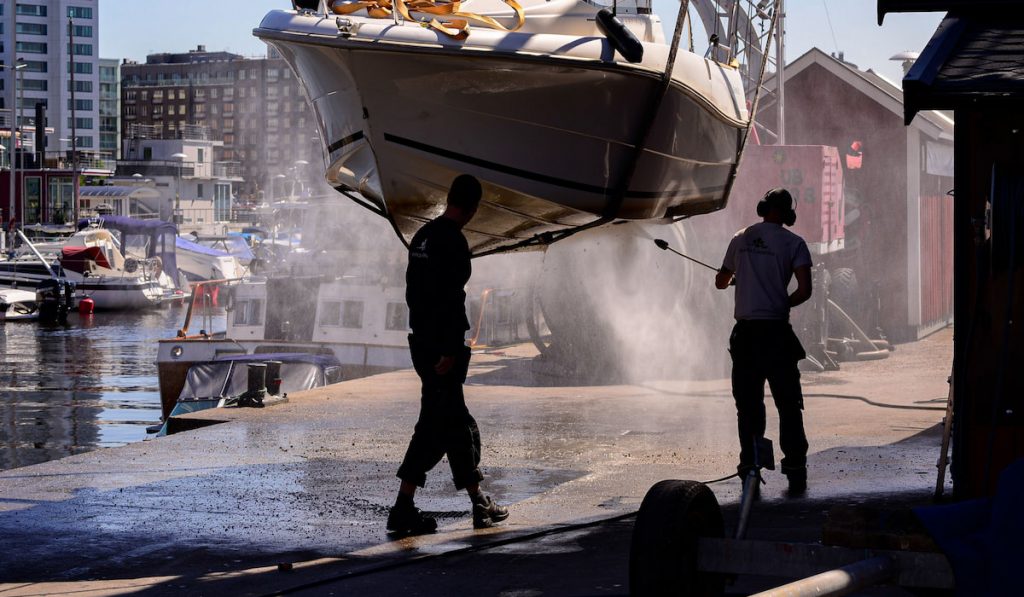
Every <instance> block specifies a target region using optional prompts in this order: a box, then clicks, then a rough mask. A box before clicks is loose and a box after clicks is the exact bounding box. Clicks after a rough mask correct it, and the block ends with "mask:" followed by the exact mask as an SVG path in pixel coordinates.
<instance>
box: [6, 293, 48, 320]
mask: <svg viewBox="0 0 1024 597" xmlns="http://www.w3.org/2000/svg"><path fill="white" fill-rule="evenodd" d="M35 319H39V305H38V303H37V302H36V293H35V292H30V291H28V290H17V289H13V288H5V289H0V322H3V321H31V320H35Z"/></svg>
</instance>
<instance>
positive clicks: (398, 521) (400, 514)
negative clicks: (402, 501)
mask: <svg viewBox="0 0 1024 597" xmlns="http://www.w3.org/2000/svg"><path fill="white" fill-rule="evenodd" d="M387 529H388V531H390V532H392V533H394V534H396V535H423V534H426V533H433V532H434V531H436V530H437V521H436V520H434V519H433V518H431V517H430V516H427V515H426V514H424V513H423V512H421V511H420V509H419V508H417V507H416V506H413V505H412V504H409V505H399V504H395V505H394V506H392V507H391V512H389V513H388V526H387Z"/></svg>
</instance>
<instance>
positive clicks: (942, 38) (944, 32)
mask: <svg viewBox="0 0 1024 597" xmlns="http://www.w3.org/2000/svg"><path fill="white" fill-rule="evenodd" d="M903 87H904V89H905V90H906V94H907V102H906V107H905V119H906V120H908V121H909V120H910V119H912V118H913V117H914V115H915V114H916V113H917V112H918V111H920V110H926V109H944V110H951V109H956V108H958V107H963V106H968V105H971V106H976V105H977V102H978V101H981V100H984V101H987V102H1000V103H1002V102H1008V101H1010V102H1016V103H1018V104H1019V103H1020V102H1022V101H1024V12H1019V11H1003V12H1001V13H994V12H990V13H981V12H974V11H972V12H963V13H958V14H950V15H947V16H946V18H945V19H944V20H943V21H942V24H941V25H939V28H938V30H937V31H936V32H935V35H934V36H933V37H932V39H931V41H929V42H928V45H927V46H926V47H925V49H924V51H923V52H922V53H921V57H920V58H919V59H918V60H917V62H916V63H915V64H914V67H913V68H911V69H910V72H909V73H907V76H906V78H904V80H903Z"/></svg>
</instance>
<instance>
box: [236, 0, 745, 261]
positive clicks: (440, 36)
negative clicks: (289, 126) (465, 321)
mask: <svg viewBox="0 0 1024 597" xmlns="http://www.w3.org/2000/svg"><path fill="white" fill-rule="evenodd" d="M298 4H299V5H300V6H309V7H310V8H305V9H303V8H300V9H299V10H293V11H272V12H270V13H269V14H267V15H266V17H264V19H263V21H262V23H261V25H260V26H259V27H258V28H257V29H256V30H255V31H254V34H255V35H256V36H258V37H259V38H260V39H262V40H264V41H266V42H267V43H269V44H270V45H272V46H274V47H275V48H276V49H277V50H278V51H280V53H281V54H282V56H283V57H284V58H285V60H287V61H288V63H289V64H290V65H291V67H292V69H293V70H294V72H295V73H296V75H297V77H298V78H299V79H300V80H301V82H302V84H303V85H304V87H305V89H306V93H307V97H308V98H309V100H310V102H311V103H312V105H313V108H314V113H315V115H316V118H317V122H318V125H319V127H320V135H321V139H322V140H323V142H324V145H325V147H326V153H327V156H328V158H327V168H326V178H327V180H328V182H329V183H330V184H331V185H332V186H334V187H335V188H337V189H338V190H340V191H342V192H345V193H346V194H349V196H350V198H352V199H353V200H356V201H357V202H360V203H362V204H364V206H366V207H370V208H371V209H374V210H375V211H377V212H378V213H380V214H381V215H384V216H386V217H387V218H388V219H389V220H391V222H392V223H393V224H394V227H395V229H396V231H397V232H398V233H399V234H400V235H401V236H402V237H403V238H404V240H405V241H408V240H409V239H410V238H411V236H412V234H414V233H415V231H416V230H417V229H418V228H419V227H420V226H421V225H422V224H423V222H425V221H426V220H429V219H430V218H432V217H434V216H436V215H437V214H438V212H439V210H440V206H441V204H442V203H443V201H444V197H445V193H446V190H447V187H448V185H449V184H450V182H451V180H452V179H453V178H454V176H456V175H457V174H461V173H469V174H473V175H474V176H476V177H477V178H479V179H480V180H481V181H482V182H483V183H484V186H485V201H484V203H483V204H482V205H481V208H480V211H479V212H478V215H477V217H476V218H475V219H474V220H473V222H472V223H471V225H470V226H469V227H468V228H467V229H466V235H467V238H468V240H469V242H470V246H471V248H472V249H473V251H474V253H477V254H481V253H489V252H494V251H498V250H506V249H512V248H522V247H529V246H535V245H542V244H546V243H549V242H552V241H554V240H557V239H558V238H561V237H564V236H565V235H566V234H567V233H572V232H573V231H578V230H579V229H581V228H586V227H591V226H595V225H600V224H604V223H607V222H611V221H614V220H617V219H662V218H674V217H681V216H690V215H696V214H701V213H707V212H710V211H714V210H716V209H719V208H721V207H723V206H724V205H725V202H726V199H727V195H728V188H729V184H730V181H731V180H732V178H733V175H734V173H735V168H736V166H737V163H738V160H739V155H740V152H741V148H742V145H743V142H744V140H745V138H746V131H747V126H748V124H749V115H748V111H747V103H746V98H745V95H744V90H743V85H742V82H741V75H740V73H739V70H738V68H736V67H735V66H734V65H731V64H723V63H720V62H717V61H715V60H712V59H708V58H705V57H703V56H701V55H698V54H696V53H693V52H690V51H687V50H685V49H680V51H679V52H678V54H677V56H676V57H675V58H674V61H672V60H670V48H669V44H666V43H665V39H664V35H663V33H662V29H661V22H660V20H659V18H658V17H657V16H656V15H654V14H651V12H650V5H649V3H648V0H639V2H637V3H635V4H634V3H632V2H628V1H623V2H618V3H617V4H616V6H617V11H618V19H619V20H620V21H621V23H623V24H624V26H625V28H627V29H628V31H629V32H631V33H632V34H633V35H634V36H635V39H636V40H639V41H638V42H637V45H638V47H639V48H641V50H642V52H641V53H642V56H637V55H635V54H633V53H632V52H628V51H626V50H628V47H629V41H628V39H627V40H626V43H625V46H626V50H622V51H626V53H629V54H630V55H631V58H632V59H633V60H635V62H630V61H628V60H627V59H625V58H624V57H623V55H622V53H621V52H620V51H616V47H619V48H622V47H623V42H622V41H621V40H622V38H623V37H624V36H625V37H626V38H628V37H629V36H628V34H622V32H621V31H620V32H619V33H620V34H616V35H611V36H606V35H605V33H603V32H602V29H601V27H599V26H598V24H597V22H596V19H597V18H598V12H599V10H600V9H601V8H602V7H601V6H600V5H597V4H595V3H593V2H590V1H586V0H550V1H549V0H523V1H522V2H521V5H522V13H521V15H522V19H521V20H520V19H519V16H518V15H517V12H516V11H515V10H513V9H512V8H510V6H509V5H508V4H505V3H504V2H502V1H501V0H467V1H465V2H462V3H461V6H459V7H458V8H457V9H458V10H462V11H464V12H467V13H475V14H476V15H480V16H483V17H487V18H491V19H493V20H494V22H495V24H496V25H497V26H498V27H490V28H487V27H474V28H472V29H471V30H470V31H469V33H468V36H467V35H463V34H456V35H449V34H446V33H444V32H442V31H441V30H440V29H441V28H443V27H441V28H439V27H431V26H428V25H427V24H426V23H424V22H420V21H419V20H417V19H419V18H421V17H424V18H425V17H429V16H430V15H425V14H423V13H417V12H415V11H414V12H412V13H411V17H412V18H408V19H407V18H404V17H396V18H394V19H393V18H391V17H389V18H383V19H382V18H374V17H373V16H370V13H368V12H367V8H366V7H367V6H369V7H370V11H371V12H372V13H373V14H377V15H379V14H381V11H380V10H377V9H379V8H380V5H378V4H376V3H373V2H363V3H345V2H330V3H328V2H319V3H315V2H314V3H309V2H299V3H298ZM383 4H387V5H390V3H383ZM396 4H402V3H401V2H397V3H396ZM329 5H331V7H332V8H331V9H330V10H329V9H328V6H329ZM314 6H315V8H313V7H314ZM449 6H450V5H449ZM334 12H344V13H347V14H344V15H342V16H338V15H336V14H333V13H334ZM385 12H386V11H385ZM325 13H330V14H325ZM457 18H459V15H454V16H452V17H450V20H454V19H457ZM474 22H476V21H474ZM517 25H520V26H519V27H518V29H516V30H515V31H508V30H507V29H515V28H516V26H517ZM634 41H635V40H634ZM634 49H635V48H634ZM666 72H668V73H669V74H670V76H667V77H666V76H663V74H664V73H666ZM353 191H354V192H357V193H359V195H361V197H360V196H358V195H355V194H354V193H352V192H353Z"/></svg>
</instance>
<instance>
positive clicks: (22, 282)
mask: <svg viewBox="0 0 1024 597" xmlns="http://www.w3.org/2000/svg"><path fill="white" fill-rule="evenodd" d="M41 281H42V280H26V279H25V278H17V279H15V278H5V277H2V276H0V287H3V288H13V287H14V286H18V287H19V288H21V287H27V288H32V289H35V288H36V287H37V286H39V282H41ZM74 284H75V290H78V291H82V292H96V291H98V290H138V291H143V290H150V289H153V288H158V287H159V285H158V284H156V283H151V284H145V285H139V284H88V283H85V282H74Z"/></svg>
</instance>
